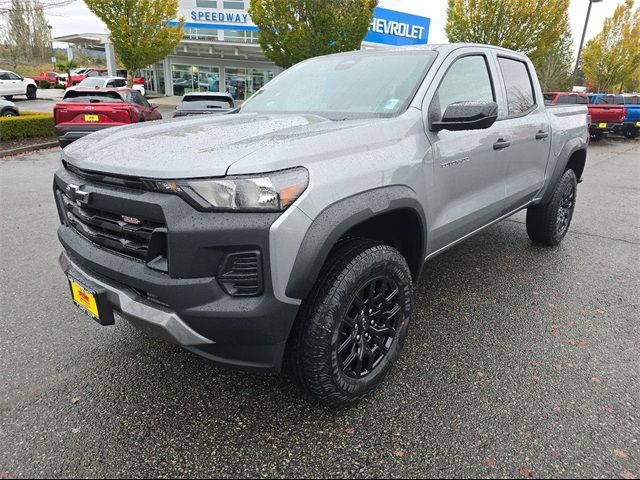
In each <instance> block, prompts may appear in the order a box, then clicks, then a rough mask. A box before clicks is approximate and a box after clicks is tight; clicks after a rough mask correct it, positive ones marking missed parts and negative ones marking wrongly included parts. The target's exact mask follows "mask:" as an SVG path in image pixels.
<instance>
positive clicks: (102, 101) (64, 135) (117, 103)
mask: <svg viewBox="0 0 640 480" xmlns="http://www.w3.org/2000/svg"><path fill="white" fill-rule="evenodd" d="M160 119H162V115H161V114H160V112H159V111H158V109H157V107H155V106H154V105H151V104H150V103H149V102H148V101H147V99H146V98H144V97H143V96H142V95H140V92H138V91H137V90H133V89H131V88H86V89H85V88H82V89H77V90H69V91H67V92H65V94H64V97H63V99H62V101H61V102H60V103H57V104H56V105H54V107H53V121H54V124H55V132H56V135H57V136H58V141H59V142H60V146H61V147H62V148H64V147H66V146H67V145H69V144H70V143H71V142H73V141H74V140H77V139H78V138H81V137H84V136H85V135H88V134H90V133H92V132H97V131H98V130H102V129H104V128H109V127H117V126H121V125H127V124H131V123H139V122H146V121H149V120H160Z"/></svg>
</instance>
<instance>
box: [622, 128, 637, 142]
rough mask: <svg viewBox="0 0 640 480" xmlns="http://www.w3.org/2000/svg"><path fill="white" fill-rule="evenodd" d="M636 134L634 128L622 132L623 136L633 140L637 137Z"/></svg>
mask: <svg viewBox="0 0 640 480" xmlns="http://www.w3.org/2000/svg"><path fill="white" fill-rule="evenodd" d="M638 133H639V132H638V130H636V129H634V128H628V129H626V130H625V131H624V136H625V137H627V138H631V139H633V138H637V137H638Z"/></svg>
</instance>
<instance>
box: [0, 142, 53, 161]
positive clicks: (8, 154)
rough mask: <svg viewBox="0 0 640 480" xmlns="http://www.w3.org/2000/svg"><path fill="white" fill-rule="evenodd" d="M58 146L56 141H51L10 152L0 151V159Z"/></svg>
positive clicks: (14, 149) (13, 149)
mask: <svg viewBox="0 0 640 480" xmlns="http://www.w3.org/2000/svg"><path fill="white" fill-rule="evenodd" d="M57 146H59V144H58V141H57V140H52V141H50V142H45V143H37V144H35V145H25V146H24V147H18V148H12V149H10V150H0V158H3V157H12V156H14V155H19V154H21V153H27V152H34V151H36V150H44V149H46V148H54V147H57Z"/></svg>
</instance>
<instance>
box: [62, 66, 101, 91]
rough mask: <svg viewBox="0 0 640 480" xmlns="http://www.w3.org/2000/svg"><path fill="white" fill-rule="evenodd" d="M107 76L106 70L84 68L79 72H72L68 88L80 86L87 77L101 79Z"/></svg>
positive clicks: (68, 79)
mask: <svg viewBox="0 0 640 480" xmlns="http://www.w3.org/2000/svg"><path fill="white" fill-rule="evenodd" d="M103 75H107V69H106V68H82V69H80V70H79V71H77V72H75V73H74V72H71V76H70V77H68V78H67V85H66V86H67V88H69V87H73V86H74V85H77V84H79V83H80V82H81V81H82V80H84V79H85V78H87V77H100V76H103Z"/></svg>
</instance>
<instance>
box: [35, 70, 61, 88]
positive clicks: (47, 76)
mask: <svg viewBox="0 0 640 480" xmlns="http://www.w3.org/2000/svg"><path fill="white" fill-rule="evenodd" d="M29 78H30V79H31V80H33V81H35V82H36V84H38V85H40V82H41V81H42V80H44V81H45V82H48V83H49V85H51V86H55V85H57V84H58V74H57V73H56V72H40V75H36V76H35V77H29Z"/></svg>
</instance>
